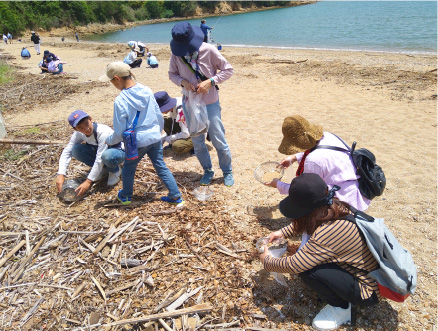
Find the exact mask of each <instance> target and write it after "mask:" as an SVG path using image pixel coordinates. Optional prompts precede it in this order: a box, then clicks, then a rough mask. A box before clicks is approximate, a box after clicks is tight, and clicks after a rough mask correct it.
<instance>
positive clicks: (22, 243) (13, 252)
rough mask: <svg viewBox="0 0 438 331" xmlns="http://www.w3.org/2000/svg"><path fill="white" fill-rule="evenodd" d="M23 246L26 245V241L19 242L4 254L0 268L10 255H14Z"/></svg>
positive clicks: (0, 261)
mask: <svg viewBox="0 0 438 331" xmlns="http://www.w3.org/2000/svg"><path fill="white" fill-rule="evenodd" d="M24 244H26V240H22V241H20V243H19V244H18V245H17V246H15V247H14V248H13V249H12V250H11V251H10V252H9V253H8V254H6V256H5V257H4V258H2V259H1V260H0V267H1V266H3V264H5V263H6V261H7V260H9V259H10V258H11V257H12V255H14V254H15V253H16V252H17V251H18V250H19V249H20V248H21V247H23V246H24Z"/></svg>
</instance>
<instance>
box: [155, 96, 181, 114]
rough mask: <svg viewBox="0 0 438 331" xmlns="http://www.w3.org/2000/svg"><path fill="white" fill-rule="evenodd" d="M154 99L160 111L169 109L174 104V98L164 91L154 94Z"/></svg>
mask: <svg viewBox="0 0 438 331" xmlns="http://www.w3.org/2000/svg"><path fill="white" fill-rule="evenodd" d="M154 97H155V100H157V103H158V107H160V110H161V112H162V113H163V112H165V111H168V110H171V109H172V108H173V107H175V106H176V99H175V98H171V97H170V96H169V94H167V92H166V91H160V92H157V93H155V94H154Z"/></svg>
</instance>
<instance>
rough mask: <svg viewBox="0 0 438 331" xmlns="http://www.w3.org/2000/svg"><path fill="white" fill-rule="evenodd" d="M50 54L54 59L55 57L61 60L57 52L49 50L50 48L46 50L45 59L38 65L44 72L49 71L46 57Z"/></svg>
mask: <svg viewBox="0 0 438 331" xmlns="http://www.w3.org/2000/svg"><path fill="white" fill-rule="evenodd" d="M49 56H51V57H52V59H54V60H59V57H57V56H56V55H55V54H53V53H51V52H49V51H48V50H45V51H44V55H43V59H42V60H41V61H40V63H39V64H38V67H40V69H41V73H42V74H44V73H47V72H49V69H48V68H47V63H46V59H47V58H48V57H49Z"/></svg>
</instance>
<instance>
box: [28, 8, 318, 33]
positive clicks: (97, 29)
mask: <svg viewBox="0 0 438 331" xmlns="http://www.w3.org/2000/svg"><path fill="white" fill-rule="evenodd" d="M316 2H318V1H316V0H312V1H299V3H297V2H291V4H290V5H289V6H273V7H263V8H248V9H247V10H246V9H243V10H235V11H229V12H224V13H211V14H210V13H209V14H202V15H193V16H188V17H173V18H160V19H152V20H145V21H135V22H125V23H124V24H113V23H105V24H100V23H91V24H88V25H86V26H77V27H72V28H67V27H62V28H54V29H51V30H50V31H44V30H42V29H39V30H38V29H37V30H36V31H37V32H38V33H39V34H40V36H42V37H67V36H70V35H71V36H74V34H75V32H78V34H79V36H80V37H84V36H87V35H93V34H103V33H107V32H115V31H119V30H126V29H130V28H133V27H136V26H139V25H149V24H156V23H165V22H177V21H184V20H192V19H197V18H199V19H201V18H208V17H216V16H229V15H236V14H243V13H251V12H258V11H266V10H273V9H281V8H290V7H296V6H304V5H309V4H313V3H316ZM29 34H30V32H29ZM24 35H26V34H24Z"/></svg>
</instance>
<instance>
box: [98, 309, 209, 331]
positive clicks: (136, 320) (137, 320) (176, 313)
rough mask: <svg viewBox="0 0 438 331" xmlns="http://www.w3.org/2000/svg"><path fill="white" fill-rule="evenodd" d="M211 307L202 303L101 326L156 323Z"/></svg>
mask: <svg viewBox="0 0 438 331" xmlns="http://www.w3.org/2000/svg"><path fill="white" fill-rule="evenodd" d="M212 309H213V307H211V306H210V305H209V304H208V303H203V304H200V305H196V306H192V307H190V308H184V309H179V310H175V311H173V312H165V313H160V314H155V315H149V316H144V317H138V318H130V319H125V320H120V321H116V322H113V323H110V324H104V325H102V326H104V327H111V326H117V325H125V324H135V323H141V322H148V321H156V320H158V319H163V318H173V317H177V316H181V315H186V314H195V313H203V312H207V311H210V310H212Z"/></svg>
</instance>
